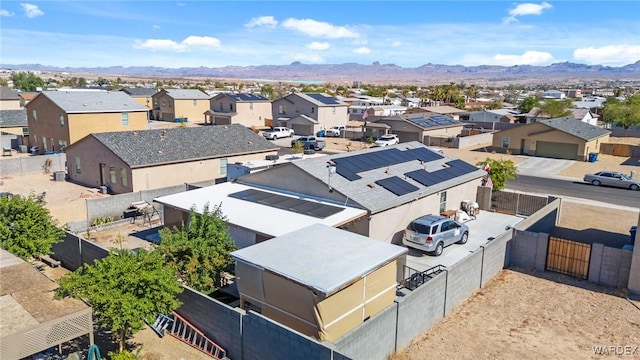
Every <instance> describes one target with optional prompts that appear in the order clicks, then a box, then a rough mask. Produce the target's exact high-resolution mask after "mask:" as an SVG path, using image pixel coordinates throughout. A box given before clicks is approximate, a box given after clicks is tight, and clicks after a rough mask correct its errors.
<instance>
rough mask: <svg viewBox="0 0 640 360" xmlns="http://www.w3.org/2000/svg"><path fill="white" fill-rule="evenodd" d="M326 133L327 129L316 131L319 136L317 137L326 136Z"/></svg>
mask: <svg viewBox="0 0 640 360" xmlns="http://www.w3.org/2000/svg"><path fill="white" fill-rule="evenodd" d="M324 135H325V131H324V130H320V131H318V132H317V133H316V136H317V137H324Z"/></svg>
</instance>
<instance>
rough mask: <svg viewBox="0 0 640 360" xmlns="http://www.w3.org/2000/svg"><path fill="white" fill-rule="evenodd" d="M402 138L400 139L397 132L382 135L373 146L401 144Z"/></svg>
mask: <svg viewBox="0 0 640 360" xmlns="http://www.w3.org/2000/svg"><path fill="white" fill-rule="evenodd" d="M399 143H400V139H398V135H396V134H387V135H382V136H380V137H379V138H378V140H376V141H375V142H374V143H373V147H383V146H389V145H395V144H399Z"/></svg>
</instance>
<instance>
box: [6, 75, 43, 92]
mask: <svg viewBox="0 0 640 360" xmlns="http://www.w3.org/2000/svg"><path fill="white" fill-rule="evenodd" d="M11 80H12V81H13V88H14V89H19V90H22V91H36V90H38V88H43V87H44V80H42V78H40V77H38V76H36V75H35V74H34V73H32V72H24V71H21V72H16V73H13V74H11Z"/></svg>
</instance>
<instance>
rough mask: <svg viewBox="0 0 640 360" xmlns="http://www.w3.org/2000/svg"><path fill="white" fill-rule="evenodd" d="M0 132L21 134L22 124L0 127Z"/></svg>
mask: <svg viewBox="0 0 640 360" xmlns="http://www.w3.org/2000/svg"><path fill="white" fill-rule="evenodd" d="M25 127H26V126H25ZM0 132H2V133H5V134H13V135H22V134H23V131H22V126H17V127H3V128H0Z"/></svg>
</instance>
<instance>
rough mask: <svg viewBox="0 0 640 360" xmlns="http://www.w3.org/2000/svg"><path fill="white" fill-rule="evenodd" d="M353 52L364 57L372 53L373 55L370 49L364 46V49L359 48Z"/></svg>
mask: <svg viewBox="0 0 640 360" xmlns="http://www.w3.org/2000/svg"><path fill="white" fill-rule="evenodd" d="M353 52H354V53H355V54H362V55H364V54H370V53H371V49H369V48H368V47H364V46H363V47H359V48H357V49H355V50H353Z"/></svg>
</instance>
